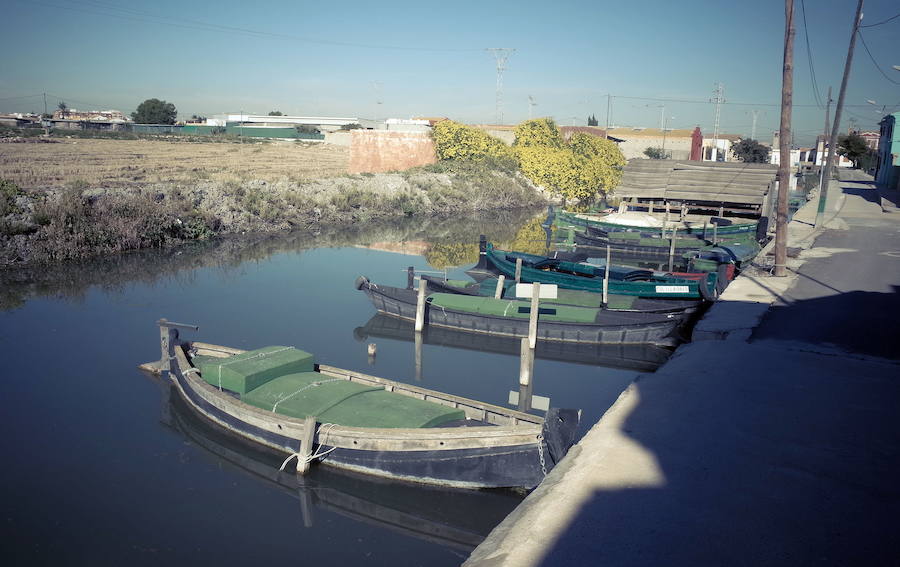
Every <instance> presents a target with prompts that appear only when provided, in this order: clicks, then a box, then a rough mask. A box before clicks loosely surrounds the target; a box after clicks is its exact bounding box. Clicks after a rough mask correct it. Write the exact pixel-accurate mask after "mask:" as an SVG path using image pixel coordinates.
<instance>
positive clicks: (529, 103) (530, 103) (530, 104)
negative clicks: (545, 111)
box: [528, 95, 537, 120]
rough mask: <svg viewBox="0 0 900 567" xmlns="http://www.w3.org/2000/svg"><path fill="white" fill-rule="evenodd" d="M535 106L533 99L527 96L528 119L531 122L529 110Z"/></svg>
mask: <svg viewBox="0 0 900 567" xmlns="http://www.w3.org/2000/svg"><path fill="white" fill-rule="evenodd" d="M535 106H537V103H536V102H534V97H533V96H531V95H528V119H529V120H531V110H532V109H533V108H534V107H535Z"/></svg>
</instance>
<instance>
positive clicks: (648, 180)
mask: <svg viewBox="0 0 900 567" xmlns="http://www.w3.org/2000/svg"><path fill="white" fill-rule="evenodd" d="M777 173H778V168H777V167H776V166H774V165H769V164H762V163H741V162H698V161H678V160H651V159H633V160H631V161H629V162H628V165H626V166H625V170H624V172H623V175H622V180H621V181H620V182H619V185H618V186H617V187H616V189H615V191H614V195H615V196H617V197H620V198H621V199H622V200H623V201H624V202H628V206H629V208H647V209H649V210H650V211H651V212H652V211H653V209H654V208H656V210H659V209H660V208H672V209H675V210H678V209H686V210H690V211H715V212H717V213H718V215H719V216H728V215H731V216H746V217H767V216H769V213H770V211H771V202H773V201H774V199H770V195H774V193H775V191H774V189H775V186H776V185H775V179H776V175H777ZM667 205H668V207H667Z"/></svg>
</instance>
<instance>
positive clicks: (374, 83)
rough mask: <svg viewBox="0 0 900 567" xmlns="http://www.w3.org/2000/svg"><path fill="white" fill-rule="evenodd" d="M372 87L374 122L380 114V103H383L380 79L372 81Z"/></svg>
mask: <svg viewBox="0 0 900 567" xmlns="http://www.w3.org/2000/svg"><path fill="white" fill-rule="evenodd" d="M372 89H373V90H374V91H375V122H378V117H379V116H380V115H381V105H382V104H383V103H384V101H383V100H381V81H372Z"/></svg>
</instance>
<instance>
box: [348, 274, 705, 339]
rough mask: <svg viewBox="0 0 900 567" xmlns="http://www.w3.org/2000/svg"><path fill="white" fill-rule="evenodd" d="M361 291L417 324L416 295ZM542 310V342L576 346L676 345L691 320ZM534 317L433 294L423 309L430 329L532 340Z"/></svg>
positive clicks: (520, 304)
mask: <svg viewBox="0 0 900 567" xmlns="http://www.w3.org/2000/svg"><path fill="white" fill-rule="evenodd" d="M356 286H357V289H360V290H362V291H364V292H365V293H366V295H367V296H368V297H369V300H370V301H372V305H374V306H375V309H376V310H378V311H379V312H380V313H384V314H385V315H390V316H392V317H399V318H401V319H406V320H408V321H415V319H416V309H417V300H418V297H417V292H416V290H413V289H409V288H400V287H393V286H385V285H378V284H373V283H372V282H370V281H369V280H368V279H367V278H365V277H362V276H361V277H359V278H357V281H356ZM598 297H599V296H598ZM539 309H540V311H539V321H538V326H537V339H538V341H562V342H575V343H607V344H655V345H660V346H674V345H676V344H678V342H679V340H678V337H677V335H676V333H675V331H676V329H677V328H678V326H679V325H680V324H681V323H682V322H683V321H684V319H685V318H686V317H687V316H688V315H689V312H688V311H687V310H685V309H684V308H672V309H658V310H654V311H635V310H617V309H608V308H603V307H581V306H572V305H558V304H553V303H551V302H549V301H546V300H542V301H541V304H540V307H539ZM530 315H531V303H530V301H524V300H516V299H494V298H493V297H479V296H469V295H459V294H451V293H431V294H428V296H427V298H426V300H425V307H424V322H425V323H426V324H427V325H428V326H437V327H446V328H450V329H459V330H462V331H467V332H473V333H485V334H488V335H498V336H505V337H527V336H528V326H529V318H530Z"/></svg>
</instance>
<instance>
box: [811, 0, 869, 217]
mask: <svg viewBox="0 0 900 567" xmlns="http://www.w3.org/2000/svg"><path fill="white" fill-rule="evenodd" d="M862 8H863V0H859V4H857V5H856V15H855V16H854V17H853V31H852V32H850V47H849V48H848V49H847V61H846V62H845V63H844V78H843V79H841V92H840V94H838V100H837V107H836V108H835V109H834V124H832V126H831V136H830V137H829V138H828V154H827V155H828V159H826V160H825V172H824V173H823V174H822V178H823V181H822V190H821V192H819V208H818V210H817V211H816V228H818V227H820V226H822V222H823V221H824V220H825V198H826V197H827V196H828V181H829V180H830V179H831V169H832V168H833V167H834V153H835V151H836V150H837V146H836V142H837V136H838V129H839V128H840V127H841V111H842V110H844V95H845V94H846V93H847V79H849V78H850V64H851V63H852V62H853V48H854V47H855V46H856V35H857V34H858V33H859V22H860V21H862Z"/></svg>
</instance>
